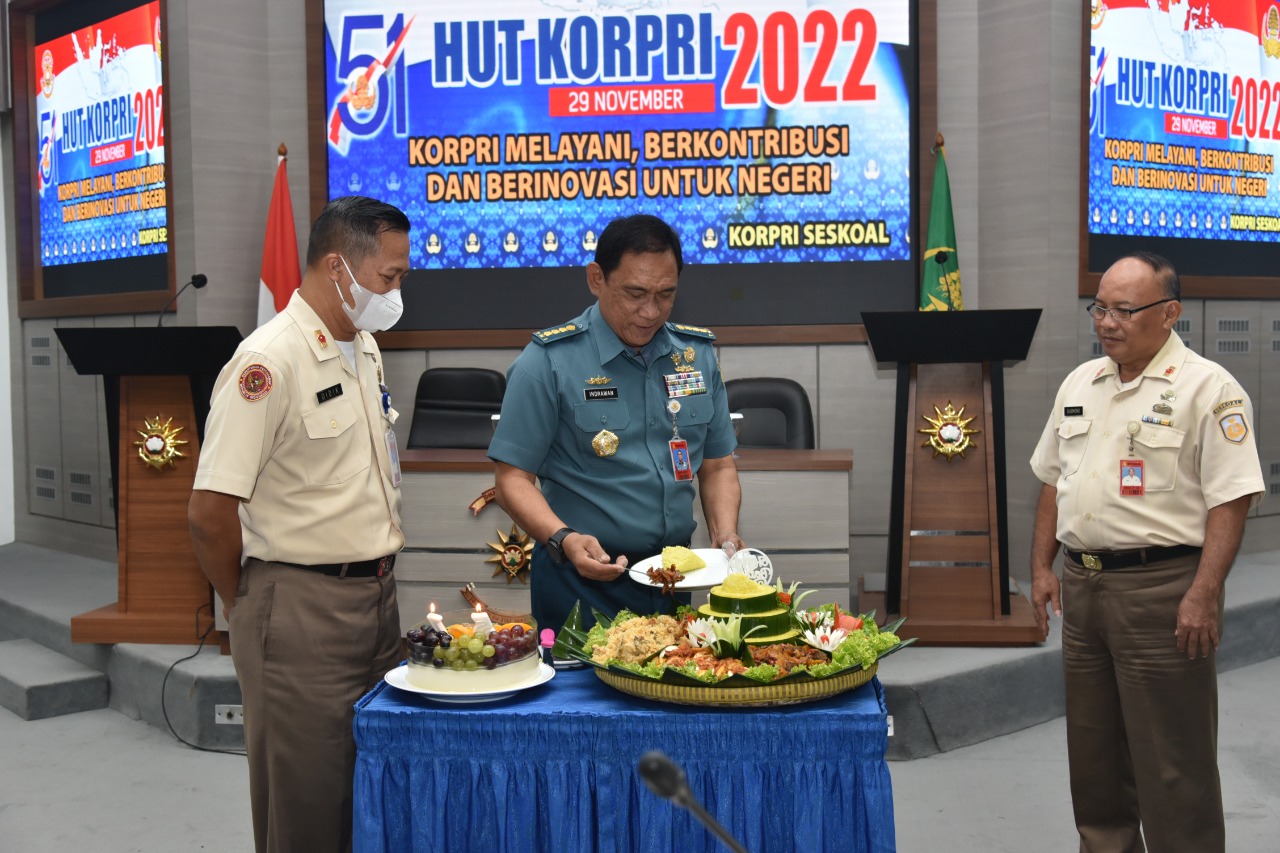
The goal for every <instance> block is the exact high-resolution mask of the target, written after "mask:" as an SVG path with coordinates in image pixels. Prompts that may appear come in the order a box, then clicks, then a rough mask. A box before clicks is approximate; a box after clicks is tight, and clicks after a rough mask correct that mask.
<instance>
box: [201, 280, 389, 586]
mask: <svg viewBox="0 0 1280 853" xmlns="http://www.w3.org/2000/svg"><path fill="white" fill-rule="evenodd" d="M355 352H356V358H357V360H358V361H359V363H360V365H359V370H358V371H353V369H352V367H351V365H350V364H348V363H347V360H346V359H345V358H343V356H342V353H341V351H340V350H339V349H338V345H337V344H336V343H335V342H334V340H333V336H332V335H331V334H330V333H329V330H328V329H327V328H325V326H324V324H323V323H321V322H320V318H319V317H317V316H316V313H315V312H314V311H313V310H311V306H309V305H307V303H306V301H305V300H303V298H302V296H301V295H300V294H299V293H297V292H295V293H294V294H293V298H292V299H291V300H290V301H289V304H288V306H286V307H285V309H284V311H282V312H280V314H278V315H277V316H276V317H275V318H274V319H272V320H270V321H269V322H267V323H265V324H264V325H263V326H262V327H260V328H259V329H258V330H257V331H255V332H254V333H253V334H251V335H250V336H249V337H248V338H246V339H245V340H244V341H243V342H242V343H241V344H240V346H239V348H238V349H237V350H236V354H235V356H234V357H232V359H231V361H230V362H228V363H227V366H226V367H224V368H223V369H222V373H221V374H220V375H219V376H218V382H217V385H216V386H215V387H214V391H213V398H212V404H211V408H210V411H209V420H208V422H207V425H206V429H205V443H204V446H203V447H202V448H200V465H199V469H198V470H197V472H196V480H195V488H197V489H204V490H207V491H213V492H222V493H224V494H228V495H234V496H235V497H238V498H240V499H241V504H240V524H241V528H242V530H243V533H244V556H245V557H257V558H258V559H260V560H267V561H275V562H286V563H299V564H302V565H319V564H324V563H345V562H355V561H359V560H371V559H376V558H378V557H385V556H387V555H389V554H394V553H396V552H397V551H399V550H400V549H401V548H402V547H403V546H404V535H403V534H402V533H401V531H400V489H399V488H398V487H396V486H394V485H392V479H391V477H392V467H391V465H392V463H391V457H390V452H389V450H388V447H387V441H386V433H387V430H388V429H389V428H390V427H391V424H392V423H393V422H394V421H395V418H396V412H395V410H394V409H392V410H390V411H389V412H386V413H384V412H383V407H382V404H381V399H380V398H381V395H380V389H379V385H380V384H381V383H382V381H383V380H382V355H381V353H380V352H379V351H378V346H377V344H375V343H374V341H373V337H372V336H371V335H369V334H368V333H366V332H361V333H360V334H359V335H357V336H356V339H355ZM357 374H358V375H357Z"/></svg>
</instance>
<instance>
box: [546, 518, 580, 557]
mask: <svg viewBox="0 0 1280 853" xmlns="http://www.w3.org/2000/svg"><path fill="white" fill-rule="evenodd" d="M577 532H578V531H576V530H574V529H573V528H571V527H561V528H560V529H559V530H557V531H556V532H555V533H552V534H551V535H550V536H548V537H547V553H548V554H550V555H551V562H553V563H555V564H556V565H560V564H562V563H564V561H565V556H564V539H565V537H566V536H568V535H569V534H571V533H577Z"/></svg>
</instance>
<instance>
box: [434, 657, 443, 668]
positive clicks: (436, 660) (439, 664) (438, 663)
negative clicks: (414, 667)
mask: <svg viewBox="0 0 1280 853" xmlns="http://www.w3.org/2000/svg"><path fill="white" fill-rule="evenodd" d="M431 665H432V666H434V667H435V668H436V669H444V658H432V659H431Z"/></svg>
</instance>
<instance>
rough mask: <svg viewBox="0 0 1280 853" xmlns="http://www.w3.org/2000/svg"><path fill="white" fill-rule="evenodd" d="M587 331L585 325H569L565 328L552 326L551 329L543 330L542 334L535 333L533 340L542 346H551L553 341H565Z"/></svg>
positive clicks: (564, 326)
mask: <svg viewBox="0 0 1280 853" xmlns="http://www.w3.org/2000/svg"><path fill="white" fill-rule="evenodd" d="M586 330H587V327H586V324H585V323H567V324H565V325H563V326H552V327H551V328H549V329H543V330H542V331H541V332H534V333H533V339H534V340H535V341H537V342H538V343H540V344H549V343H551V342H552V341H559V340H564V339H565V338H571V337H573V336H574V335H580V334H582V333H583V332H585V331H586Z"/></svg>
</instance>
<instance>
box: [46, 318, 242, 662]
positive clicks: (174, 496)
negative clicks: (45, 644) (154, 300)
mask: <svg viewBox="0 0 1280 853" xmlns="http://www.w3.org/2000/svg"><path fill="white" fill-rule="evenodd" d="M57 334H58V340H59V341H61V343H62V348H63V350H64V351H65V352H66V354H67V358H68V359H70V361H71V365H72V367H74V368H75V369H76V372H77V373H79V374H81V375H98V374H100V375H101V376H102V381H103V388H104V390H105V392H106V393H105V396H106V403H107V436H108V445H109V446H110V448H111V481H112V484H113V492H114V496H115V508H116V542H117V552H118V560H119V570H118V573H119V574H118V583H119V590H118V593H117V595H118V599H119V600H118V601H116V603H115V604H108V605H107V606H105V607H100V608H98V609H97V610H92V611H90V612H88V613H84V614H81V615H80V616H75V617H73V618H72V619H71V640H72V642H76V643H184V644H185V643H195V642H198V641H199V637H200V633H201V629H200V628H199V625H200V624H203V625H205V626H208V625H210V624H211V622H212V618H213V614H212V611H208V612H206V613H204V614H198V613H197V611H198V610H199V609H200V608H201V607H202V606H205V607H208V606H209V605H210V604H211V600H212V599H211V592H210V590H211V587H210V585H209V582H208V580H207V579H206V578H205V576H204V574H203V573H202V572H201V571H200V566H199V564H198V563H197V562H196V557H195V552H194V551H193V549H192V547H191V537H190V535H189V534H188V532H187V504H188V502H189V501H190V499H191V487H192V484H193V483H194V481H195V473H196V462H197V460H198V459H199V454H200V442H201V440H203V438H204V422H205V418H206V417H207V416H208V414H209V395H210V393H211V392H212V389H213V384H214V381H215V380H216V379H217V376H218V372H219V371H220V370H221V369H222V366H223V365H224V364H226V362H227V361H228V360H230V358H231V356H232V354H233V353H234V352H235V349H236V346H237V345H238V344H239V343H240V333H239V331H237V330H236V329H235V328H234V327H231V326H173V327H170V328H155V329H149V328H100V329H92V328H79V329H58V330H57ZM170 419H172V421H171V422H170ZM148 422H149V423H150V424H151V426H149V425H148ZM165 424H168V427H167V430H166V429H164V428H163V425H165ZM152 426H160V427H161V428H160V429H159V430H157V429H153V428H152ZM179 428H180V429H181V431H178V430H179ZM154 432H161V433H165V434H169V435H170V438H171V440H168V441H166V442H165V446H166V447H170V448H172V449H174V450H177V451H179V452H181V453H182V454H183V455H182V456H181V457H174V459H173V462H174V464H173V465H172V466H170V465H167V464H165V465H161V466H159V467H157V466H155V465H152V464H149V463H148V462H147V461H145V460H144V459H142V458H141V457H140V456H139V450H140V449H141V448H140V447H139V446H138V444H137V443H138V442H141V441H142V440H143V437H144V434H146V433H154ZM178 441H185V442H186V444H177V443H176V442H178Z"/></svg>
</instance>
